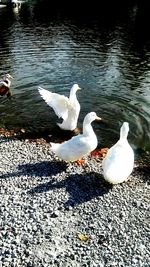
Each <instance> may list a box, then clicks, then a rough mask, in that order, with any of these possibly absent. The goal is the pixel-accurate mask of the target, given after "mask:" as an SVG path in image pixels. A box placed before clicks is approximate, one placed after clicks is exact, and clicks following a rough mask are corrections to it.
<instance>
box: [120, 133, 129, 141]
mask: <svg viewBox="0 0 150 267" xmlns="http://www.w3.org/2000/svg"><path fill="white" fill-rule="evenodd" d="M127 136H128V132H125V131H120V140H121V141H127Z"/></svg>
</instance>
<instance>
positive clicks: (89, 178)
mask: <svg viewBox="0 0 150 267" xmlns="http://www.w3.org/2000/svg"><path fill="white" fill-rule="evenodd" d="M63 187H65V188H66V191H67V192H68V193H69V199H68V201H67V202H66V203H64V206H65V208H66V209H67V208H68V207H69V206H72V207H73V206H76V205H78V204H80V203H84V202H87V201H89V200H91V199H93V198H96V197H99V196H103V195H105V194H107V193H108V192H109V190H111V189H112V186H111V185H110V184H108V183H106V182H105V181H104V179H103V176H102V175H101V174H98V173H94V172H91V173H88V174H87V173H85V174H74V175H70V176H69V177H67V179H66V180H63V181H60V182H54V181H50V182H48V183H44V184H40V185H38V186H36V187H34V188H32V189H30V190H29V191H28V194H31V195H34V194H37V193H43V192H47V191H49V190H53V189H56V188H57V189H59V188H63Z"/></svg>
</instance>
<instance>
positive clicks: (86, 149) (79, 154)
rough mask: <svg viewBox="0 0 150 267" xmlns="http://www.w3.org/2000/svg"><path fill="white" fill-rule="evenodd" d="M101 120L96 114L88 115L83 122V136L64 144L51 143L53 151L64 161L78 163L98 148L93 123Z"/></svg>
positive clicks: (75, 137)
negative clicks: (77, 161)
mask: <svg viewBox="0 0 150 267" xmlns="http://www.w3.org/2000/svg"><path fill="white" fill-rule="evenodd" d="M96 119H99V120H100V118H99V117H97V115H96V113H95V112H90V113H88V114H87V115H86V116H85V118H84V121H83V134H79V135H77V136H74V137H72V138H71V139H70V140H68V141H65V142H64V143H61V144H59V143H51V149H52V151H53V152H54V153H55V154H56V155H57V156H58V157H59V158H60V159H62V160H64V161H76V160H79V159H82V158H83V157H85V156H87V155H88V154H89V153H90V152H91V151H93V150H94V149H95V148H96V147H97V143H98V141H97V137H96V135H95V133H94V131H93V128H92V126H91V122H92V121H94V120H96Z"/></svg>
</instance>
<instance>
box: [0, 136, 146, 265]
mask: <svg viewBox="0 0 150 267" xmlns="http://www.w3.org/2000/svg"><path fill="white" fill-rule="evenodd" d="M0 151H1V155H0V190H1V191H0V201H1V208H0V209H1V210H0V212H1V213H0V215H1V216H0V219H1V222H2V229H1V232H0V240H1V241H0V242H1V243H0V246H2V249H1V255H2V257H1V264H0V266H2V267H6V266H9V267H10V266H11V267H15V266H17V267H21V266H27V267H33V266H36V267H38V266H40V267H48V266H52V267H53V266H54V267H55V266H58V267H61V266H62V267H64V266H65V267H67V266H68V267H70V266H72V267H74V266H75V267H80V266H81V267H84V266H85V267H86V266H88V267H104V266H105V267H112V266H117V267H126V266H133V267H148V266H149V262H150V250H149V238H148V230H149V221H148V209H149V205H148V204H149V184H148V179H147V178H146V176H145V175H144V173H143V169H142V172H140V168H139V165H138V163H136V168H138V171H136V169H135V171H133V174H132V175H131V177H130V180H129V181H128V182H127V183H123V184H120V185H116V186H114V187H111V186H109V185H107V184H106V183H105V182H104V180H103V176H102V169H101V159H100V158H96V157H90V156H89V157H88V162H87V164H86V166H78V165H77V164H75V163H67V164H66V163H65V162H62V161H61V160H59V159H57V158H56V157H55V155H54V154H53V153H52V152H51V151H50V147H49V146H48V145H47V144H40V143H39V144H36V143H35V142H30V140H25V141H20V140H17V138H5V137H3V136H1V137H0ZM145 174H146V173H145ZM147 175H148V174H147ZM78 233H81V234H83V235H86V236H89V239H88V240H87V241H82V240H79V239H78V238H77V234H78Z"/></svg>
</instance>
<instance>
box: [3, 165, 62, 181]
mask: <svg viewBox="0 0 150 267" xmlns="http://www.w3.org/2000/svg"><path fill="white" fill-rule="evenodd" d="M66 168H67V164H66V163H65V162H62V161H43V162H38V163H26V164H22V165H19V166H18V170H17V171H16V172H14V173H12V172H10V173H6V174H2V175H0V179H7V178H10V177H16V176H21V175H28V176H35V177H42V176H46V177H48V176H52V175H57V174H58V173H62V172H64V171H66Z"/></svg>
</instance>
